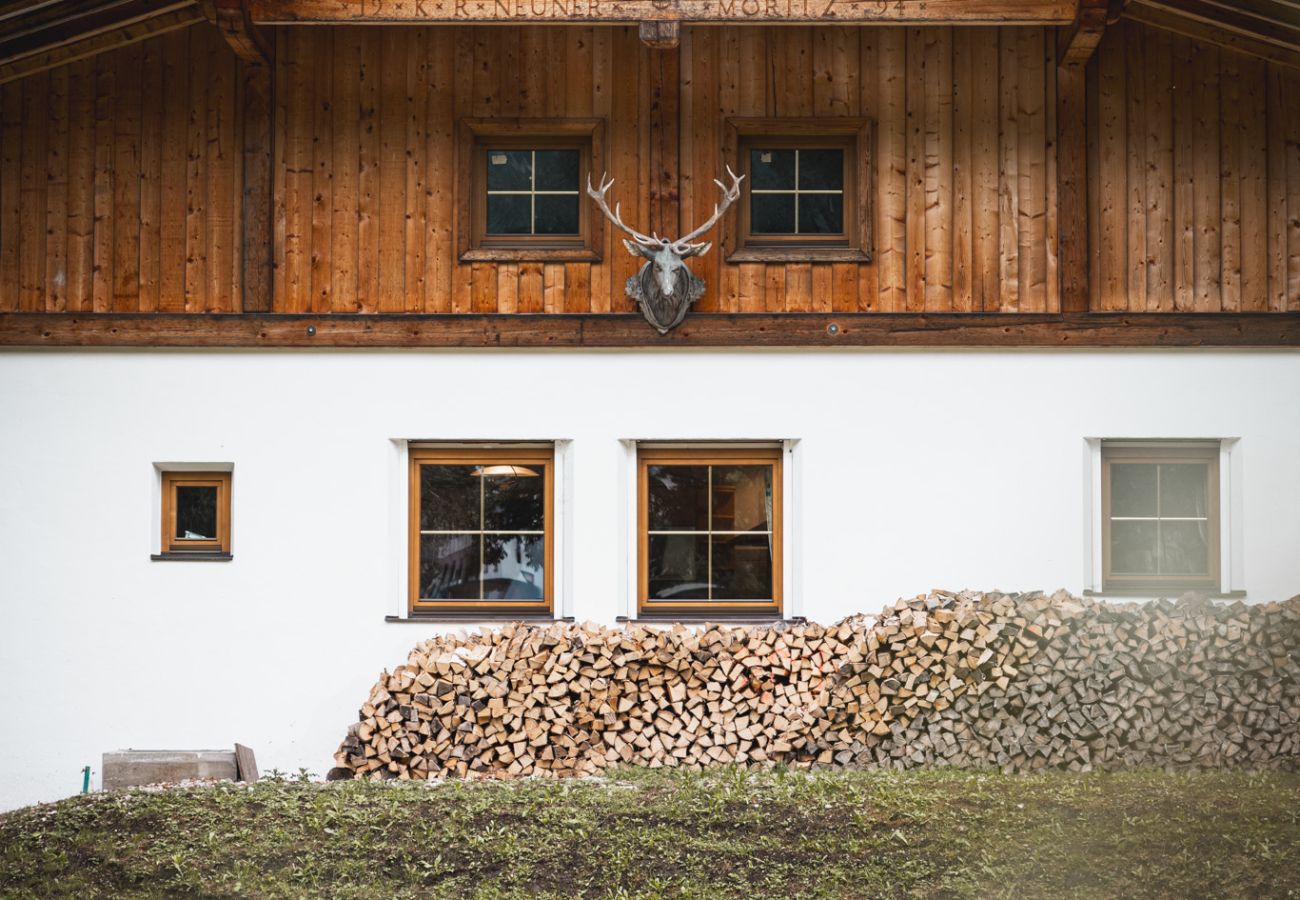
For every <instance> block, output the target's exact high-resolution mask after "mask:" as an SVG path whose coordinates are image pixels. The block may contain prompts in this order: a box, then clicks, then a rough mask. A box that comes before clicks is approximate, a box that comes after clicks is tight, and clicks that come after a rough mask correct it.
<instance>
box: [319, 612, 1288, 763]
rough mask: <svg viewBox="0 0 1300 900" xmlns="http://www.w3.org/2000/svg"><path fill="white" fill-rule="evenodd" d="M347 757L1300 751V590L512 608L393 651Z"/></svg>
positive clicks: (1175, 759)
mask: <svg viewBox="0 0 1300 900" xmlns="http://www.w3.org/2000/svg"><path fill="white" fill-rule="evenodd" d="M335 760H336V762H337V764H338V767H339V768H337V769H336V770H335V772H334V773H333V774H334V775H335V777H347V776H349V775H364V776H369V777H373V778H392V777H397V778H428V777H439V776H447V775H453V776H475V775H494V776H505V777H509V776H517V775H552V776H565V775H584V774H593V773H597V772H600V771H601V770H603V769H605V768H606V767H608V766H611V765H614V764H618V763H629V764H634V765H644V766H650V767H652V768H653V767H660V766H687V767H702V766H707V765H713V764H717V763H732V762H734V763H742V764H770V763H777V762H782V763H787V764H790V765H795V766H812V765H842V766H868V767H888V768H906V767H911V766H918V765H958V766H970V767H983V768H988V767H996V768H1001V769H1003V770H1006V771H1029V770H1036V769H1045V768H1053V769H1070V770H1076V771H1086V770H1089V769H1093V768H1118V767H1122V766H1128V765H1161V766H1176V767H1189V768H1190V767H1198V768H1208V767H1219V766H1225V765H1241V766H1254V767H1277V766H1286V767H1296V766H1297V764H1298V763H1300V597H1297V598H1293V599H1292V600H1289V601H1287V602H1285V603H1270V604H1264V605H1257V606H1245V605H1243V604H1233V605H1222V604H1213V603H1211V602H1209V601H1206V600H1203V599H1191V598H1189V599H1187V600H1183V601H1179V602H1177V603H1169V602H1165V601H1161V602H1157V603H1150V604H1143V605H1131V606H1114V605H1106V604H1104V603H1099V602H1094V601H1087V600H1079V599H1076V598H1073V597H1071V596H1069V595H1068V594H1066V593H1064V592H1058V593H1057V594H1055V595H1052V596H1046V595H1044V594H1021V595H1006V594H993V593H987V594H982V593H975V592H963V593H958V594H954V593H949V592H943V591H935V592H932V593H931V594H929V595H928V596H920V597H916V598H914V599H910V600H902V601H899V602H898V603H897V604H895V605H894V606H893V607H891V608H889V609H887V610H885V611H884V613H882V615H881V616H880V617H879V618H878V619H876V620H874V621H872V620H868V619H866V618H863V617H860V616H859V617H854V618H851V619H846V620H844V621H843V622H840V623H838V624H836V625H832V626H829V627H826V626H821V625H815V624H808V625H773V626H764V627H723V626H717V625H711V626H702V627H699V628H687V627H684V626H675V627H673V628H671V629H656V628H653V627H650V626H645V625H633V626H629V627H627V628H616V629H612V628H603V627H600V626H596V625H591V624H584V625H551V626H546V627H537V626H528V625H522V624H517V625H508V626H506V627H504V628H501V629H499V630H489V629H486V628H485V629H481V630H479V631H477V632H474V633H471V634H469V635H463V634H462V635H448V636H443V637H438V638H435V639H433V640H430V641H426V642H424V643H421V644H420V645H419V646H417V647H416V648H415V650H413V651H412V653H411V655H410V657H409V658H408V660H407V662H406V664H405V665H401V666H398V667H397V668H396V669H395V670H394V671H393V672H392V673H388V672H385V673H384V674H383V675H382V676H381V677H380V679H379V682H378V683H377V684H376V685H375V687H374V689H373V690H372V691H371V694H370V698H369V699H368V701H367V702H366V703H365V705H363V706H362V708H361V713H360V721H358V722H357V723H355V724H354V725H352V726H351V727H350V728H349V730H348V736H347V737H346V739H345V740H344V741H343V744H342V746H341V747H340V748H339V750H338V752H337V753H336V754H335Z"/></svg>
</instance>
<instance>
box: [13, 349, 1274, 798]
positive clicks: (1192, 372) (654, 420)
mask: <svg viewBox="0 0 1300 900" xmlns="http://www.w3.org/2000/svg"><path fill="white" fill-rule="evenodd" d="M1098 437H1197V438H1236V439H1239V440H1238V441H1237V442H1236V444H1235V445H1234V447H1235V449H1234V454H1235V456H1234V471H1235V474H1234V477H1233V479H1232V485H1231V490H1232V503H1233V517H1234V521H1233V522H1232V523H1231V525H1230V527H1231V528H1233V529H1234V533H1235V535H1236V537H1235V543H1234V546H1233V548H1232V553H1233V558H1234V563H1233V565H1234V567H1235V571H1234V574H1233V576H1232V577H1233V583H1232V584H1231V585H1230V586H1231V587H1234V588H1239V589H1245V590H1246V591H1247V595H1248V600H1249V601H1264V600H1274V599H1284V598H1286V597H1288V596H1290V595H1292V594H1295V593H1297V592H1300V354H1296V353H1266V352H1190V351H1189V352H1172V351H1167V352H1132V353H1130V352H1104V353H1098V352H998V353H990V352H942V353H940V352H851V351H846V352H820V353H801V352H747V353H725V352H675V353H654V352H642V353H613V352H584V353H579V352H508V351H502V352H494V353H483V352H478V353H456V352H333V353H326V352H282V353H269V352H267V353H253V352H250V353H242V352H210V353H208V352H151V353H143V352H126V351H104V352H70V351H69V352H55V351H50V352H9V353H3V354H0V723H3V725H0V730H2V733H3V735H4V737H5V738H6V744H7V746H8V747H9V748H10V754H9V762H8V763H7V764H6V765H5V766H3V767H0V808H9V807H13V806H17V805H21V804H25V803H30V802H33V801H38V800H48V799H54V798H57V797H60V796H63V795H67V794H70V793H73V792H75V791H76V790H77V789H78V788H79V786H80V769H81V767H82V766H83V765H86V764H90V765H91V766H92V767H93V768H94V769H95V770H96V779H95V783H96V784H97V783H98V768H99V759H100V754H101V753H102V752H103V751H105V750H115V749H120V748H126V747H136V748H215V747H229V746H231V745H232V744H233V742H235V741H241V742H243V743H246V744H249V745H251V746H252V747H254V748H255V749H256V751H257V754H258V761H259V763H260V764H261V766H262V767H263V769H267V768H271V767H278V768H281V769H286V770H292V769H296V768H297V767H298V766H306V767H307V768H309V769H311V770H313V771H315V772H317V773H321V772H324V771H325V770H326V769H327V768H328V767H329V766H330V765H332V763H331V761H330V756H331V754H332V752H333V750H334V749H335V747H336V746H337V743H338V741H339V740H340V738H341V737H342V736H343V733H344V729H345V727H346V725H347V724H348V722H349V721H351V720H352V717H353V716H354V715H355V712H356V709H357V707H358V705H359V704H360V703H361V702H362V701H363V700H364V698H365V696H366V693H367V691H368V689H369V687H370V685H371V683H372V682H373V680H374V677H375V675H376V674H377V673H378V672H379V671H380V670H381V669H383V668H385V667H391V666H393V665H396V664H398V663H400V662H402V661H403V659H404V658H405V656H406V653H407V651H408V650H409V648H410V647H411V646H412V645H413V644H414V643H415V642H416V641H417V640H419V639H421V638H423V637H425V636H427V635H428V634H430V633H432V632H433V631H434V630H435V628H434V627H433V626H428V625H414V624H392V623H385V621H384V616H385V614H387V613H392V612H395V611H397V609H398V608H400V607H401V604H402V599H401V598H402V591H403V589H404V581H403V579H404V570H403V568H402V560H403V559H404V553H405V549H404V547H405V545H404V540H405V536H404V535H403V534H402V525H401V522H402V516H403V504H404V502H405V498H404V493H403V484H404V481H403V479H404V471H403V470H402V468H401V466H402V462H401V455H400V449H399V448H400V447H401V443H400V442H401V441H402V440H403V439H485V440H486V439H567V440H569V441H571V443H570V444H568V445H567V446H568V450H567V452H568V457H569V479H568V485H567V488H566V492H567V494H568V500H567V502H566V505H565V508H564V511H563V512H564V515H565V516H567V517H568V521H569V526H568V533H569V548H568V559H569V563H570V567H569V571H568V572H567V575H566V577H565V578H564V579H563V581H564V583H567V585H568V597H567V603H568V606H569V608H570V609H571V611H572V612H573V614H575V615H576V616H577V617H578V618H579V619H593V620H597V621H600V622H605V623H612V622H613V620H614V617H615V616H616V615H617V614H619V613H621V612H622V611H623V609H622V603H623V599H624V590H625V585H624V581H625V571H626V569H625V567H626V562H627V553H628V550H629V548H628V546H627V538H626V537H625V533H626V529H625V528H622V527H621V526H620V517H622V516H624V515H625V509H624V506H625V498H624V496H623V494H622V493H620V471H621V467H623V466H625V465H626V459H627V454H626V450H625V444H624V443H622V441H624V440H626V439H630V438H639V439H674V438H690V439H736V438H750V439H792V440H796V441H797V442H798V443H797V449H796V450H795V454H796V456H797V461H796V463H795V467H796V472H795V475H796V484H795V488H794V490H795V495H794V500H795V504H796V515H797V525H796V529H795V534H793V535H790V536H788V537H793V538H794V540H793V541H792V543H793V544H794V545H795V546H796V549H795V555H794V557H793V558H792V559H791V563H792V564H793V565H794V567H795V568H794V576H793V577H794V581H795V588H796V593H797V595H798V597H799V603H800V605H801V608H799V609H795V610H793V612H799V613H802V614H804V615H807V616H808V617H810V618H813V619H816V620H819V621H832V620H834V619H837V618H839V617H841V616H844V615H847V614H849V613H853V612H857V611H865V612H874V611H877V610H879V609H880V607H881V606H882V605H883V604H884V603H885V602H888V601H891V600H893V599H895V598H896V597H898V596H900V595H910V594H914V593H918V592H922V591H925V590H927V589H929V588H932V587H949V588H961V587H976V588H1002V589H1006V590H1029V589H1038V588H1041V589H1047V590H1051V589H1054V588H1057V587H1066V588H1069V589H1070V590H1072V591H1075V592H1078V591H1080V590H1082V589H1083V588H1084V587H1088V586H1090V585H1089V583H1088V578H1089V574H1088V573H1089V572H1090V562H1089V560H1088V559H1087V558H1086V547H1087V546H1088V531H1089V524H1088V508H1089V505H1090V504H1089V500H1088V489H1087V471H1088V464H1087V459H1088V451H1087V443H1086V440H1087V439H1088V438H1098ZM186 461H191V462H222V463H232V464H233V466H234V494H233V496H234V511H233V550H234V560H233V561H232V562H228V563H174V562H151V561H150V559H149V555H150V553H151V552H152V551H153V550H155V549H156V545H157V535H156V531H157V524H156V523H157V515H158V513H157V504H158V501H157V488H156V484H157V473H156V470H155V468H154V464H155V463H157V462H186Z"/></svg>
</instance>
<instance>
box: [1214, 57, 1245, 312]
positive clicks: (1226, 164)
mask: <svg viewBox="0 0 1300 900" xmlns="http://www.w3.org/2000/svg"><path fill="white" fill-rule="evenodd" d="M1237 59H1238V56H1237V54H1236V53H1233V52H1231V51H1228V50H1224V51H1222V53H1221V56H1220V61H1221V64H1222V65H1221V69H1220V74H1221V76H1222V83H1221V85H1220V91H1221V95H1220V98H1219V99H1220V110H1221V112H1220V123H1219V126H1220V131H1219V191H1220V195H1219V196H1220V207H1219V211H1220V220H1221V221H1220V231H1219V247H1220V250H1219V265H1220V271H1221V273H1222V288H1221V290H1222V294H1221V299H1220V305H1221V308H1222V309H1223V311H1224V312H1236V311H1238V310H1240V309H1241V90H1240V85H1239V82H1240V79H1241V70H1240V68H1239V67H1238V65H1237Z"/></svg>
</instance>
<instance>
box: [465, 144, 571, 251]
mask: <svg viewBox="0 0 1300 900" xmlns="http://www.w3.org/2000/svg"><path fill="white" fill-rule="evenodd" d="M578 168H579V153H578V151H577V150H576V149H555V150H510V149H505V148H502V149H489V150H488V151H487V224H486V233H487V235H488V236H489V237H502V236H505V235H565V236H577V235H578V234H579V229H580V222H579V219H580V217H579V215H578V213H579V209H580V207H579V196H580V192H579V182H578Z"/></svg>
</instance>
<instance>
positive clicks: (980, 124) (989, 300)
mask: <svg viewBox="0 0 1300 900" xmlns="http://www.w3.org/2000/svg"><path fill="white" fill-rule="evenodd" d="M971 58H972V63H971V65H972V68H973V70H974V71H973V72H972V78H971V91H972V113H971V116H972V119H973V123H972V126H971V129H972V133H971V156H972V160H971V181H972V197H973V202H972V207H973V208H972V212H971V223H972V224H971V228H972V230H973V232H974V234H973V236H972V241H973V246H972V248H971V267H972V268H973V270H974V275H973V277H972V279H971V301H970V306H971V310H972V311H974V312H995V311H997V310H998V309H999V308H1000V305H1001V302H1002V301H1001V282H1002V269H1001V265H1002V264H1001V243H1000V242H1001V218H1000V216H1001V212H1000V207H1001V199H1000V194H999V186H1000V183H999V172H1000V171H1001V167H1002V158H1001V153H1000V145H999V135H1000V134H1001V130H1002V125H1001V121H1002V117H1001V114H1000V112H999V105H1000V102H1001V95H1002V94H1001V90H1002V89H1001V83H1000V80H999V67H1000V63H1001V53H1000V52H999V48H998V42H997V40H995V39H994V38H993V36H992V35H990V34H988V33H987V32H985V31H983V30H981V31H980V32H979V34H978V37H977V38H976V39H975V40H974V44H973V47H972V48H971Z"/></svg>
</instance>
